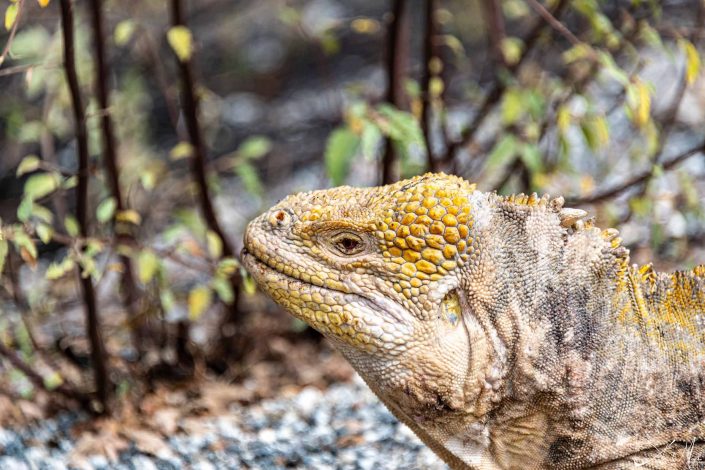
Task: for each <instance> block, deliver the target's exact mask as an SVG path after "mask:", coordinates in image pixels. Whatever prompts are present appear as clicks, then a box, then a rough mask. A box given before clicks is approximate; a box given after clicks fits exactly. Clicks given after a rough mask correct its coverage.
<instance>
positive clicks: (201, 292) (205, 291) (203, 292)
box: [188, 286, 212, 321]
mask: <svg viewBox="0 0 705 470" xmlns="http://www.w3.org/2000/svg"><path fill="white" fill-rule="evenodd" d="M211 300H212V293H211V289H210V287H208V286H198V287H195V288H194V289H192V290H191V292H189V293H188V317H189V319H190V320H191V321H196V320H198V319H199V318H200V317H201V315H203V313H204V312H205V311H206V309H207V308H208V307H209V306H210V304H211Z"/></svg>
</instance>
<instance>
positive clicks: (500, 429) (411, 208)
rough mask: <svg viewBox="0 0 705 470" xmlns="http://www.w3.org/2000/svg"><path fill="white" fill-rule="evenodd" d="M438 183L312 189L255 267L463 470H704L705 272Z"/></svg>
mask: <svg viewBox="0 0 705 470" xmlns="http://www.w3.org/2000/svg"><path fill="white" fill-rule="evenodd" d="M562 206H563V199H562V198H557V199H549V198H548V197H547V196H545V197H541V198H539V197H537V196H536V195H531V196H524V195H519V196H508V197H502V196H498V195H496V194H489V193H483V192H480V191H477V190H475V186H474V185H473V184H470V183H468V182H467V181H465V180H463V179H461V178H457V177H453V176H446V175H443V174H427V175H424V176H420V177H415V178H412V179H410V180H406V181H401V182H398V183H396V184H392V185H389V186H382V187H375V188H351V187H340V188H334V189H329V190H323V191H313V192H308V193H302V194H296V195H293V196H290V197H288V198H286V199H284V200H283V201H282V202H280V203H279V204H277V205H276V206H275V207H273V208H272V209H270V210H269V211H268V212H266V213H264V214H262V215H261V216H260V217H258V218H257V219H255V220H254V221H252V222H251V223H250V224H249V226H248V228H247V232H246V234H245V250H244V251H243V261H244V263H245V265H246V266H247V268H248V270H249V271H250V273H251V274H252V276H253V277H254V279H255V280H256V282H257V284H258V285H259V286H260V288H261V289H262V290H263V291H264V292H266V293H267V294H268V295H269V296H271V297H272V298H273V299H274V300H275V301H276V302H277V303H278V304H280V305H281V306H282V307H284V308H285V309H287V310H288V311H290V312H291V313H292V314H293V315H295V316H296V317H298V318H300V319H302V320H304V321H306V322H307V323H309V324H310V325H311V326H313V327H314V328H316V329H317V330H319V331H320V332H321V333H323V334H324V335H325V336H327V337H328V338H330V340H331V341H332V342H333V343H334V344H335V345H336V347H337V348H338V349H339V350H340V351H341V352H342V354H343V355H345V357H346V358H347V359H348V360H349V361H350V362H351V363H352V365H353V366H354V367H355V369H356V370H357V371H358V372H359V374H360V375H361V376H362V377H363V378H364V379H365V381H366V382H367V384H368V385H369V387H370V388H371V389H372V390H373V391H374V392H375V393H376V394H377V395H378V396H379V398H380V399H381V400H382V401H383V402H384V403H385V404H386V405H387V407H388V408H389V409H390V410H391V411H392V412H393V413H394V414H395V415H396V416H397V417H398V418H399V419H400V420H401V421H402V422H404V423H406V424H407V425H408V426H409V427H410V428H411V429H412V430H413V431H414V432H415V433H416V434H418V436H419V437H420V438H421V439H422V440H423V441H424V442H425V443H426V444H427V445H428V446H430V447H431V448H432V449H433V450H434V451H435V452H436V453H437V454H438V455H439V456H440V457H441V458H443V459H444V460H445V461H446V462H447V463H448V464H449V465H450V466H451V467H452V468H470V469H483V470H490V469H522V470H526V469H534V468H537V469H538V468H546V469H554V468H555V469H578V468H599V469H622V468H624V469H627V468H629V469H631V468H645V469H654V468H659V469H669V470H671V469H681V468H683V469H685V468H694V469H703V468H705V268H703V267H698V268H696V269H695V270H694V271H692V272H677V273H674V274H664V273H658V272H655V271H654V270H653V269H652V268H651V266H650V265H647V266H642V267H638V266H630V264H629V252H628V250H627V249H626V248H624V247H621V246H620V241H621V240H620V239H619V238H618V237H617V231H616V230H614V229H607V230H600V229H598V228H596V227H594V226H593V224H592V222H590V221H589V220H587V221H585V220H582V219H584V216H585V215H586V213H585V212H584V211H581V210H577V209H568V208H563V207H562Z"/></svg>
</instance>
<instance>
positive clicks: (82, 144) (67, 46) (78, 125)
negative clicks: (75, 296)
mask: <svg viewBox="0 0 705 470" xmlns="http://www.w3.org/2000/svg"><path fill="white" fill-rule="evenodd" d="M60 4H61V29H62V32H63V37H64V69H65V71H66V81H67V83H68V86H69V91H70V93H71V105H72V109H73V115H74V126H75V132H76V145H77V147H78V160H79V163H78V185H77V188H76V207H77V209H76V216H77V219H78V223H79V225H80V230H81V235H82V236H83V237H87V236H88V232H89V230H88V210H87V209H88V178H89V173H88V163H89V161H88V159H89V154H88V138H87V137H88V134H87V131H86V120H85V111H84V109H83V103H82V100H81V91H80V88H79V84H78V75H77V73H76V60H75V53H74V47H75V46H74V44H75V42H74V34H73V25H74V20H73V4H72V2H71V0H60ZM78 276H79V277H80V279H81V288H82V291H83V301H84V307H85V311H86V329H87V332H88V340H89V343H90V347H91V361H92V365H93V373H94V384H95V388H96V396H97V398H98V402H99V404H100V407H101V409H100V410H98V412H99V413H105V414H107V413H109V412H110V409H109V407H108V402H109V395H110V390H109V385H108V383H109V379H108V371H107V365H106V356H107V354H106V351H105V346H104V343H103V338H102V336H101V331H100V320H99V318H98V310H97V308H96V298H95V290H94V288H93V282H92V281H91V278H90V277H85V278H84V277H82V276H81V273H80V272H78Z"/></svg>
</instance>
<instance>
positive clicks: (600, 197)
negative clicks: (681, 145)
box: [566, 142, 705, 206]
mask: <svg viewBox="0 0 705 470" xmlns="http://www.w3.org/2000/svg"><path fill="white" fill-rule="evenodd" d="M703 152H705V142H704V143H701V144H699V145H698V146H697V147H694V148H691V149H688V150H686V151H685V152H682V153H680V154H678V155H676V156H675V157H671V158H670V159H669V160H667V161H665V162H663V163H662V164H661V167H662V168H663V170H664V171H666V170H670V169H671V168H673V167H675V166H677V165H678V164H680V163H682V162H683V161H685V160H687V159H688V158H690V157H692V156H693V155H698V154H700V153H703ZM652 176H653V168H648V169H647V170H644V171H643V172H641V173H638V174H636V175H634V176H633V177H632V178H629V179H628V180H626V181H623V182H622V183H619V184H618V185H616V186H614V187H612V188H609V189H605V190H604V191H599V192H597V193H594V194H591V195H590V196H586V197H573V198H569V199H568V200H567V202H566V205H574V206H576V205H582V204H595V203H597V202H602V201H604V200H606V199H611V198H613V197H616V196H619V195H620V194H622V193H623V192H624V191H626V190H628V189H630V188H632V187H634V186H637V185H639V184H642V183H644V182H646V181H648V180H649V179H650V178H651V177H652Z"/></svg>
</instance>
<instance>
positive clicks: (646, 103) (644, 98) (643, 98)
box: [636, 82, 651, 126]
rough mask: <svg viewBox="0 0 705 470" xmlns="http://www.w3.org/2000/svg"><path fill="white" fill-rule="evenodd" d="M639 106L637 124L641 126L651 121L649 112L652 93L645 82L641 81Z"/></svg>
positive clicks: (639, 85)
mask: <svg viewBox="0 0 705 470" xmlns="http://www.w3.org/2000/svg"><path fill="white" fill-rule="evenodd" d="M638 87H639V107H638V108H637V113H636V115H637V124H638V125H639V126H643V125H645V124H646V123H647V122H648V121H649V114H650V112H651V94H650V93H649V88H648V87H647V86H646V84H645V83H644V82H639V84H638Z"/></svg>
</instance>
